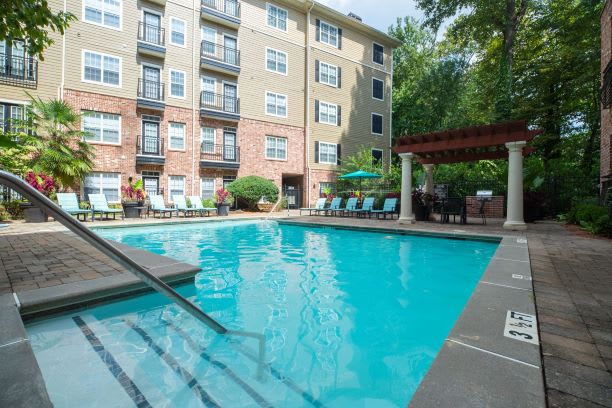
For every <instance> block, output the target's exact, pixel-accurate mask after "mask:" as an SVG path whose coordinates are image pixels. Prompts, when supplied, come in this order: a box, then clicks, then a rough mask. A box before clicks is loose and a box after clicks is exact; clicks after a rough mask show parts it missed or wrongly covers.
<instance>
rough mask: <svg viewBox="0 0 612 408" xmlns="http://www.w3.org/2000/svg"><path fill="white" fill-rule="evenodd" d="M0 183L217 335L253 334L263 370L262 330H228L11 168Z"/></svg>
mask: <svg viewBox="0 0 612 408" xmlns="http://www.w3.org/2000/svg"><path fill="white" fill-rule="evenodd" d="M0 184H3V185H5V186H7V187H9V188H11V189H13V190H15V191H17V192H18V193H20V194H21V195H22V196H23V197H25V198H27V199H28V200H30V202H31V203H32V204H33V205H34V206H36V207H38V208H40V209H42V210H44V212H45V213H47V214H48V215H50V216H52V217H53V218H54V219H55V220H56V221H58V222H59V223H60V224H62V225H63V226H65V227H66V228H68V229H69V230H70V231H72V232H73V233H75V234H76V235H77V236H79V237H80V238H82V239H83V240H84V241H85V242H87V243H88V244H90V245H92V246H94V247H95V248H96V249H98V250H99V251H100V252H102V253H103V254H104V255H106V256H108V257H109V258H111V259H112V260H114V261H115V262H117V263H119V264H120V265H121V266H123V267H125V268H126V269H127V270H128V271H129V272H131V273H132V274H134V275H135V276H136V277H138V278H139V279H140V280H141V281H142V282H143V283H144V284H145V285H147V286H148V287H150V288H151V289H153V290H155V291H156V292H158V293H160V294H162V295H164V296H166V297H167V298H168V299H170V300H171V301H173V302H174V303H176V304H177V305H179V306H180V307H181V308H183V310H185V311H186V312H187V313H189V314H190V315H191V316H193V317H195V318H196V319H197V320H199V321H200V322H202V323H204V324H205V325H207V326H208V327H210V328H211V329H213V330H214V331H215V332H216V333H218V334H223V335H228V336H240V337H250V338H253V339H256V340H257V341H258V342H259V374H260V375H261V374H262V373H263V368H264V365H265V352H266V350H265V342H266V339H265V336H264V335H263V334H261V333H253V332H245V331H239V330H229V329H227V328H225V327H224V326H223V325H222V324H221V323H219V322H217V321H216V320H215V319H213V318H212V317H210V316H209V315H208V314H206V313H205V312H203V311H202V310H201V309H200V308H198V307H197V306H196V305H195V304H193V303H192V302H191V301H189V300H187V299H186V298H184V297H183V296H181V295H179V294H178V293H177V292H176V291H175V290H174V289H172V288H171V287H170V285H168V284H167V283H165V282H164V281H162V280H161V279H159V278H158V277H157V276H155V275H153V274H152V273H151V272H149V271H148V270H146V269H145V268H144V267H143V266H141V265H139V264H137V263H136V262H135V261H134V260H133V259H132V258H130V257H129V256H127V255H126V254H125V253H124V252H123V251H121V250H120V249H118V248H116V247H114V246H113V245H111V243H110V242H108V241H107V240H105V239H104V238H102V237H100V236H98V235H97V234H96V233H95V232H93V231H92V230H90V229H89V228H87V227H85V226H84V225H83V224H81V222H80V221H77V220H76V219H75V218H73V217H72V216H71V215H70V214H68V213H67V212H66V211H64V210H62V208H61V207H59V206H58V205H57V204H55V203H54V202H53V201H51V200H50V199H49V198H48V197H46V196H44V195H43V194H41V193H40V192H39V191H37V190H36V189H35V188H34V187H32V186H30V185H29V184H28V183H26V182H25V181H24V180H23V179H21V178H19V177H18V176H16V175H14V174H12V173H9V172H8V171H4V170H0Z"/></svg>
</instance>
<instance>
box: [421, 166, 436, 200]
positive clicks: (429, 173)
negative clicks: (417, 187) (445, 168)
mask: <svg viewBox="0 0 612 408" xmlns="http://www.w3.org/2000/svg"><path fill="white" fill-rule="evenodd" d="M433 167H434V165H433V164H424V165H423V168H424V169H425V192H426V193H427V194H431V195H432V196H433V193H434V179H433Z"/></svg>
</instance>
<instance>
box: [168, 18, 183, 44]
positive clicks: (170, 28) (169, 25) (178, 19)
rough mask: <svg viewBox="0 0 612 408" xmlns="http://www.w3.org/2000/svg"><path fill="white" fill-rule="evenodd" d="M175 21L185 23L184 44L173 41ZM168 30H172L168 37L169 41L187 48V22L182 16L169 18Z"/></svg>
mask: <svg viewBox="0 0 612 408" xmlns="http://www.w3.org/2000/svg"><path fill="white" fill-rule="evenodd" d="M173 21H179V22H181V23H183V42H184V43H183V44H179V43H175V42H174V41H172V22H173ZM168 31H169V32H170V35H169V37H168V42H169V43H170V44H172V45H176V46H177V47H181V48H187V22H186V21H185V20H183V19H182V18H178V17H170V18H169V19H168Z"/></svg>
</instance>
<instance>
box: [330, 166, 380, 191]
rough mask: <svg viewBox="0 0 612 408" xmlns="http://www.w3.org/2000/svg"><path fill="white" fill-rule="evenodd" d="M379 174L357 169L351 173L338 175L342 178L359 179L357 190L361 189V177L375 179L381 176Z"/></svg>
mask: <svg viewBox="0 0 612 408" xmlns="http://www.w3.org/2000/svg"><path fill="white" fill-rule="evenodd" d="M381 177H382V176H381V175H380V174H376V173H368V172H367V171H363V170H358V171H355V172H353V173H348V174H343V175H342V176H340V178H341V179H343V180H356V179H359V191H361V180H363V179H376V178H381Z"/></svg>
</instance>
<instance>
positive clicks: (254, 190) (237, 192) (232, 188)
mask: <svg viewBox="0 0 612 408" xmlns="http://www.w3.org/2000/svg"><path fill="white" fill-rule="evenodd" d="M227 191H229V192H230V193H232V195H233V196H234V197H236V198H240V199H242V200H244V201H245V202H246V203H247V204H248V206H249V209H251V210H256V209H257V203H259V200H261V199H262V198H264V199H266V200H267V201H269V202H273V203H276V202H277V201H278V193H279V191H278V187H277V186H276V184H274V183H273V182H271V181H270V180H268V179H265V178H263V177H259V176H247V177H241V178H239V179H237V180H235V181H233V182H231V183H230V184H229V185H228V186H227Z"/></svg>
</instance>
